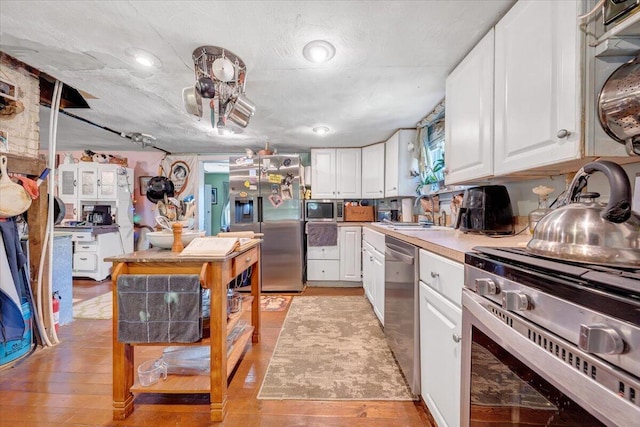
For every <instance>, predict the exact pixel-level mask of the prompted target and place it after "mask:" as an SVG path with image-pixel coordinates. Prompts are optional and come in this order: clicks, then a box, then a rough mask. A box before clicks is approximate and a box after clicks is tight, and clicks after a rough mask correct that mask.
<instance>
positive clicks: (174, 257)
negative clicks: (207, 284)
mask: <svg viewBox="0 0 640 427" xmlns="http://www.w3.org/2000/svg"><path fill="white" fill-rule="evenodd" d="M261 242H262V240H260V239H256V241H255V242H252V244H248V245H246V246H245V247H243V248H242V250H241V251H239V252H231V253H229V254H227V255H225V256H211V255H202V256H192V255H190V256H180V254H179V253H176V252H172V251H171V249H160V248H152V249H148V250H145V251H136V252H131V253H128V254H123V255H116V256H112V257H107V258H105V259H104V260H105V261H107V262H141V263H144V262H172V263H177V264H180V263H194V262H199V263H203V262H220V261H226V260H229V259H233V258H235V257H237V256H238V255H240V254H241V253H244V252H246V251H248V250H250V249H251V248H253V247H255V246H258V245H259V244H260V243H261Z"/></svg>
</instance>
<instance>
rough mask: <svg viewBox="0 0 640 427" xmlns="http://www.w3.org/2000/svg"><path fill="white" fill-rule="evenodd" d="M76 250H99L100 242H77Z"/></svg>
mask: <svg viewBox="0 0 640 427" xmlns="http://www.w3.org/2000/svg"><path fill="white" fill-rule="evenodd" d="M75 251H76V252H98V242H76V244H75Z"/></svg>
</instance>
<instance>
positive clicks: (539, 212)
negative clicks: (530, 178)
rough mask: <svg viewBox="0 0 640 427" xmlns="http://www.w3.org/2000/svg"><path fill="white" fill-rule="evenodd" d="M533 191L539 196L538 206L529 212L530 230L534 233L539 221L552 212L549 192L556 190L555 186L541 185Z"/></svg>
mask: <svg viewBox="0 0 640 427" xmlns="http://www.w3.org/2000/svg"><path fill="white" fill-rule="evenodd" d="M532 191H533V193H534V194H536V195H537V196H538V208H537V209H534V210H532V211H531V212H530V213H529V232H531V234H533V230H535V228H536V225H537V224H538V221H540V220H541V219H542V217H544V216H545V215H546V214H548V213H549V212H551V209H549V201H548V198H549V194H551V193H553V192H554V191H555V188H551V187H547V186H544V185H539V186H537V187H534V188H533V190H532Z"/></svg>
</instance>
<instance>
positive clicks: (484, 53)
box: [445, 29, 494, 185]
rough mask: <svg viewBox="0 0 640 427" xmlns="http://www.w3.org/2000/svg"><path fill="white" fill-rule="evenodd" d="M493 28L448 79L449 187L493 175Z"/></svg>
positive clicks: (446, 181)
mask: <svg viewBox="0 0 640 427" xmlns="http://www.w3.org/2000/svg"><path fill="white" fill-rule="evenodd" d="M493 42H494V31H493V29H492V30H491V31H489V33H488V34H487V35H486V36H485V37H484V38H483V39H482V40H481V41H480V43H478V45H476V47H474V48H473V50H472V51H471V52H470V53H469V54H468V55H467V56H466V57H465V58H464V60H463V61H462V62H461V63H460V64H459V65H458V66H457V67H456V68H455V69H454V70H453V72H452V73H451V74H450V75H449V76H448V77H447V81H446V102H447V107H446V108H447V116H446V120H445V134H446V144H445V159H446V170H445V184H447V185H448V184H456V183H460V182H464V181H467V180H470V179H476V178H483V177H488V176H490V175H491V174H492V173H493V61H494V55H493Z"/></svg>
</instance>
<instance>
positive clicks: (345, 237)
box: [338, 227, 362, 282]
mask: <svg viewBox="0 0 640 427" xmlns="http://www.w3.org/2000/svg"><path fill="white" fill-rule="evenodd" d="M338 230H339V235H338V243H339V246H340V280H345V281H350V282H359V281H360V280H362V276H361V257H362V228H361V227H338Z"/></svg>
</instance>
